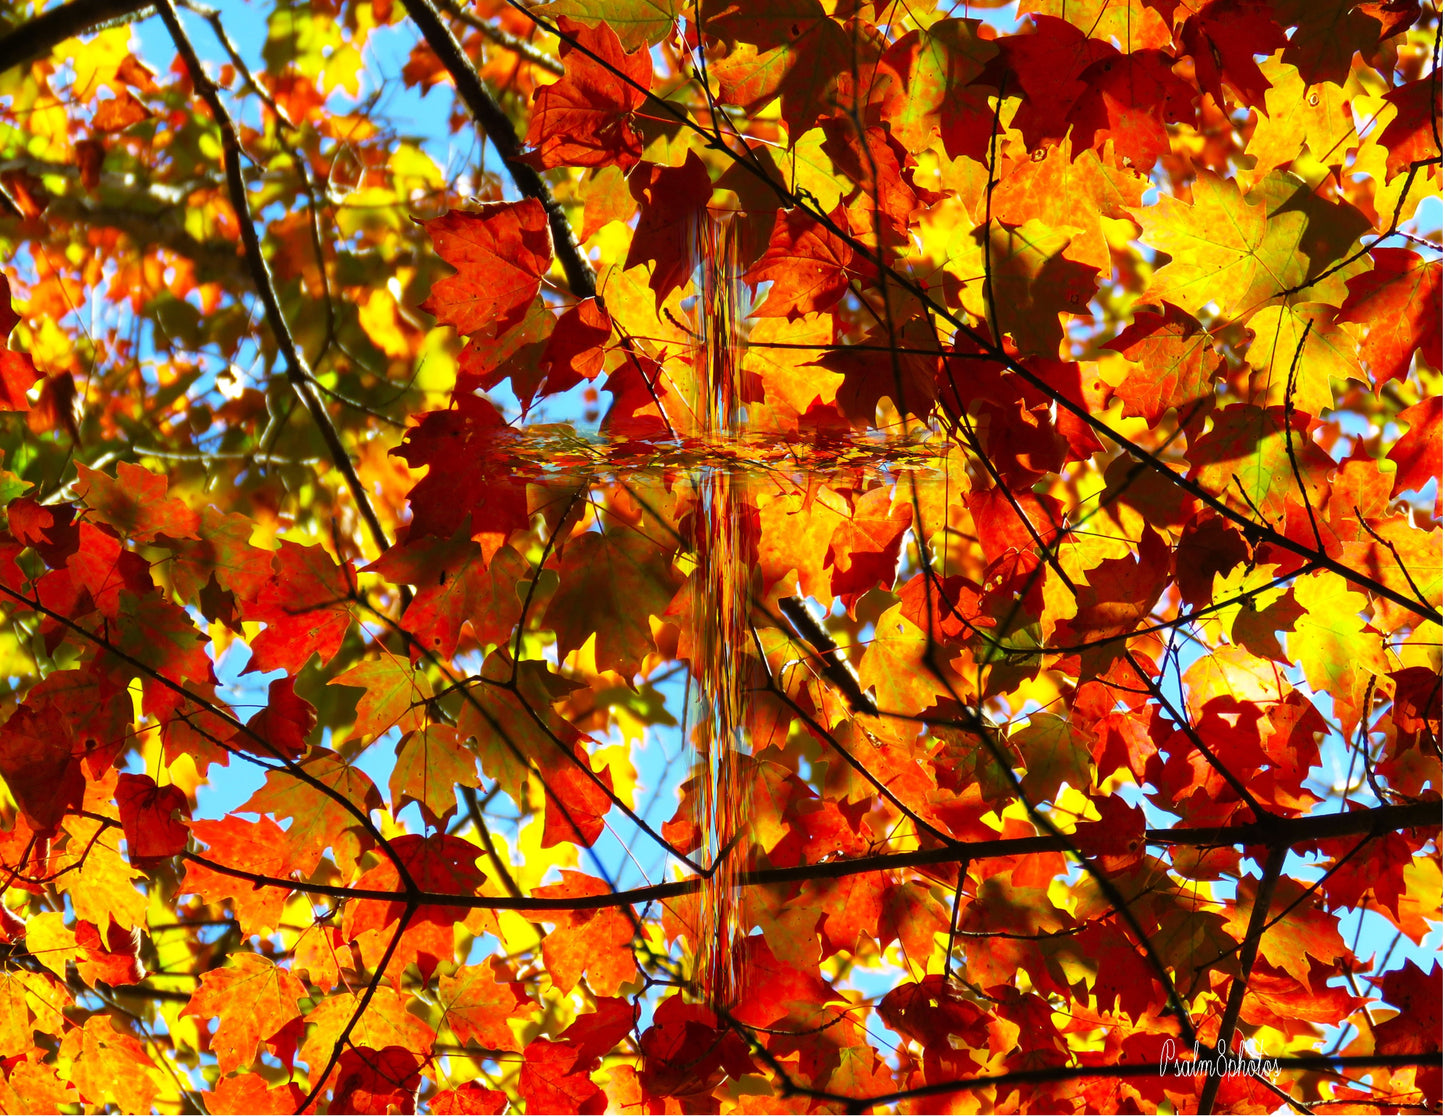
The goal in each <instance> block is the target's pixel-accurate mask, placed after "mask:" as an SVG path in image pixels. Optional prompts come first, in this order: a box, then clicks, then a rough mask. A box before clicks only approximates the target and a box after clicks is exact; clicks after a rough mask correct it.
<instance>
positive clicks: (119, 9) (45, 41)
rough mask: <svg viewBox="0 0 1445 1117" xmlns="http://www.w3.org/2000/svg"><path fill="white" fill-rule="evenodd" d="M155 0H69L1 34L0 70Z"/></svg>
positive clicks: (127, 18)
mask: <svg viewBox="0 0 1445 1117" xmlns="http://www.w3.org/2000/svg"><path fill="white" fill-rule="evenodd" d="M154 8H155V4H154V0H70V3H68V4H62V5H60V7H58V8H51V9H50V10H49V11H46V12H42V13H41V14H40V15H38V16H36V17H35V18H34V19H32V20H28V21H27V22H25V23H22V24H21V25H20V26H19V27H17V28H16V29H15V30H14V31H11V32H10V33H9V34H8V35H4V36H0V73H4V72H5V71H7V70H10V69H13V68H14V67H16V66H23V65H25V64H26V63H27V62H33V61H34V60H35V59H37V58H42V57H44V56H45V55H47V54H49V53H50V52H51V51H53V50H54V49H55V48H56V47H58V46H59V45H60V44H61V43H63V42H65V40H66V39H72V38H74V37H75V36H76V35H84V34H86V33H87V32H91V31H101V30H103V29H104V28H106V27H111V26H114V25H116V24H120V23H129V22H131V21H132V20H136V19H141V18H143V17H144V16H146V15H149V14H150V13H151V12H152V11H153V10H154Z"/></svg>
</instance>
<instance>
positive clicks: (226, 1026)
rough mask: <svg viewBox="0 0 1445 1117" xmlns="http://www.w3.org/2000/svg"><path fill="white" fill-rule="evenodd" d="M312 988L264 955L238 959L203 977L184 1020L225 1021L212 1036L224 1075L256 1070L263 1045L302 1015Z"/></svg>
mask: <svg viewBox="0 0 1445 1117" xmlns="http://www.w3.org/2000/svg"><path fill="white" fill-rule="evenodd" d="M305 996H306V988H305V986H303V985H302V984H301V982H299V981H297V980H296V978H295V977H293V976H292V975H291V974H290V973H289V972H288V971H286V970H283V969H281V968H279V967H278V966H277V965H276V964H275V963H274V962H271V961H270V960H268V959H266V958H263V957H261V956H260V955H259V954H236V955H233V956H232V957H231V958H230V959H228V960H227V962H226V964H225V966H223V967H220V968H218V969H214V970H209V971H207V972H206V973H204V974H203V975H201V983H200V985H199V986H198V987H197V989H196V991H195V992H194V993H192V994H191V999H190V1000H189V1001H187V1002H186V1005H185V1007H184V1008H182V1009H181V1013H182V1015H188V1016H199V1017H200V1018H201V1019H203V1020H204V1019H208V1018H215V1017H219V1018H220V1021H221V1022H220V1024H219V1025H218V1026H217V1028H216V1031H215V1033H214V1034H213V1035H212V1036H211V1050H212V1051H214V1052H215V1053H216V1061H217V1065H218V1066H219V1067H220V1069H221V1073H222V1074H230V1073H231V1072H232V1071H234V1070H241V1069H244V1068H245V1067H249V1066H251V1065H252V1064H253V1063H254V1062H255V1061H256V1057H257V1055H258V1054H259V1052H260V1048H261V1044H262V1043H263V1042H264V1041H266V1040H268V1039H270V1038H271V1037H272V1036H274V1035H275V1034H276V1033H277V1032H279V1031H280V1030H281V1029H282V1028H284V1027H285V1026H286V1025H287V1024H289V1023H290V1022H291V1021H292V1020H295V1019H297V1018H298V1017H300V1015H301V1008H300V1003H301V1000H302V999H303V998H304V997H305Z"/></svg>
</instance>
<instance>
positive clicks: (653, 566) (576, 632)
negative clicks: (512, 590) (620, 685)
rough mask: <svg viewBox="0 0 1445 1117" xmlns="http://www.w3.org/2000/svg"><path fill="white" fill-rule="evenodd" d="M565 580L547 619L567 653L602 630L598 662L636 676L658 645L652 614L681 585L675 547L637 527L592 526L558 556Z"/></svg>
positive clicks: (661, 610) (659, 610) (662, 607)
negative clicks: (602, 529)
mask: <svg viewBox="0 0 1445 1117" xmlns="http://www.w3.org/2000/svg"><path fill="white" fill-rule="evenodd" d="M554 561H555V563H556V568H557V572H558V574H559V575H560V576H561V579H562V584H561V585H560V586H559V587H558V590H557V592H556V594H555V595H553V597H552V600H551V602H549V603H548V605H547V611H546V613H545V614H544V616H543V619H542V623H543V624H544V625H545V626H547V627H548V628H551V629H552V630H553V631H555V632H556V633H557V646H558V648H559V649H560V651H561V653H562V654H564V655H565V654H567V653H568V652H571V651H574V650H576V649H577V648H580V647H581V646H582V645H583V644H584V643H586V642H587V639H588V638H589V637H590V636H592V635H593V634H594V633H595V634H596V636H597V651H596V655H597V666H598V667H599V668H601V669H603V670H607V669H615V670H617V671H620V672H622V674H623V675H625V676H627V677H629V678H630V677H631V676H632V675H634V674H636V672H637V669H638V667H639V665H640V664H641V662H642V659H643V658H644V657H645V656H647V655H649V654H651V652H652V651H653V650H654V648H653V643H652V630H651V625H650V624H649V617H661V616H662V615H663V614H664V613H665V612H667V606H668V603H669V602H670V601H671V600H672V597H673V594H674V593H675V592H676V590H677V585H678V579H677V577H676V576H675V575H674V573H673V569H672V556H671V553H670V552H669V551H668V550H667V549H666V548H664V547H662V546H660V545H659V544H658V543H655V542H654V541H653V540H651V539H649V538H648V537H647V536H646V535H643V534H640V533H638V532H636V531H608V532H601V533H599V532H587V533H586V534H584V535H581V536H579V537H578V538H576V539H573V540H572V541H571V542H569V543H568V544H567V549H566V550H565V551H564V552H563V553H562V556H561V558H560V559H558V560H554Z"/></svg>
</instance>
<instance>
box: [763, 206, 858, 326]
mask: <svg viewBox="0 0 1445 1117" xmlns="http://www.w3.org/2000/svg"><path fill="white" fill-rule="evenodd" d="M835 220H836V216H835ZM852 261H853V250H852V249H851V248H850V247H849V246H848V244H847V242H846V241H844V240H843V239H842V238H840V237H838V236H836V235H835V234H833V233H832V232H830V231H829V230H827V229H826V228H824V227H823V226H821V225H819V224H818V223H817V221H815V220H814V219H813V218H812V217H810V216H809V215H808V214H806V213H803V212H802V211H801V210H797V209H792V210H780V211H779V212H778V217H777V222H776V223H775V224H774V225H773V232H772V235H771V237H770V238H769V239H768V247H767V249H766V250H765V251H764V252H763V255H762V257H761V258H760V259H759V260H758V262H757V263H755V264H754V265H753V266H752V268H751V269H749V271H748V273H747V276H746V279H747V280H748V282H749V283H764V282H767V283H771V284H772V286H771V287H770V288H769V290H768V297H767V298H766V299H764V300H763V302H762V305H761V306H759V307H758V308H757V310H755V311H754V312H753V313H754V314H756V315H758V316H759V317H768V316H772V315H778V316H783V317H787V318H797V317H799V316H800V315H803V314H809V313H812V312H814V311H819V310H828V309H829V308H830V307H832V306H833V304H834V303H836V302H837V301H838V300H839V299H840V298H842V297H843V294H844V292H846V291H847V290H848V266H849V264H851V263H852Z"/></svg>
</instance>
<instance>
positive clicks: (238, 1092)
mask: <svg viewBox="0 0 1445 1117" xmlns="http://www.w3.org/2000/svg"><path fill="white" fill-rule="evenodd" d="M202 1096H203V1097H204V1098H205V1102H206V1112H207V1113H238V1114H246V1113H295V1112H296V1110H297V1109H298V1108H299V1107H300V1105H301V1102H302V1100H303V1099H304V1098H305V1094H303V1093H302V1091H301V1087H300V1086H298V1085H296V1083H294V1082H285V1083H282V1084H281V1085H280V1086H272V1085H271V1084H270V1083H269V1082H267V1081H266V1080H265V1079H264V1078H262V1077H261V1076H260V1075H259V1074H229V1075H226V1076H224V1077H223V1078H220V1079H218V1080H217V1081H216V1088H215V1089H214V1090H212V1091H210V1092H209V1093H206V1094H203V1095H202Z"/></svg>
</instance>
